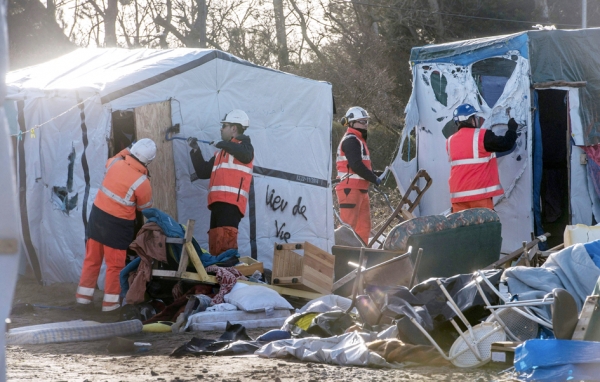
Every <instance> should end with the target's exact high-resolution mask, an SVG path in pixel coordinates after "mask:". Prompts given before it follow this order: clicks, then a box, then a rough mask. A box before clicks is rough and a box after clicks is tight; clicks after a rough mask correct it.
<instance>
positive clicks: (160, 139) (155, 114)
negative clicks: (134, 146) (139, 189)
mask: <svg viewBox="0 0 600 382" xmlns="http://www.w3.org/2000/svg"><path fill="white" fill-rule="evenodd" d="M171 125H172V122H171V102H170V101H165V102H158V103H153V104H148V105H144V106H140V107H137V108H135V130H136V136H137V139H138V140H140V139H142V138H150V139H152V140H153V141H154V142H155V143H156V158H155V159H154V160H153V161H152V163H150V165H149V166H148V170H149V171H150V184H151V185H152V198H153V199H154V206H153V207H155V208H158V209H159V210H161V211H163V212H166V213H168V214H169V215H171V216H172V217H173V218H174V219H177V200H176V198H175V195H176V192H175V161H174V159H173V143H172V142H171V141H167V140H165V132H166V130H167V128H169V127H170V126H171Z"/></svg>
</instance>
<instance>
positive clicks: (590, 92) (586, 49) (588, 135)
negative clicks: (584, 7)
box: [527, 28, 600, 146]
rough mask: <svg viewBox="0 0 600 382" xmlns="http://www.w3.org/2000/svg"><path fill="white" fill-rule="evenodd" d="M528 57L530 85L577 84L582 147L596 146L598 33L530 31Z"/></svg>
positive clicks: (599, 128) (599, 122)
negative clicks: (583, 145) (580, 82)
mask: <svg viewBox="0 0 600 382" xmlns="http://www.w3.org/2000/svg"><path fill="white" fill-rule="evenodd" d="M527 35H528V37H529V55H530V59H531V80H532V82H533V83H543V82H549V81H567V82H579V81H585V82H586V85H585V86H584V87H581V88H578V93H579V103H580V105H581V107H580V108H579V115H580V116H581V123H582V126H583V141H584V142H583V144H585V145H586V146H591V145H595V144H598V143H600V104H598V101H597V100H598V98H600V81H599V80H600V65H599V64H600V49H598V43H597V42H598V40H600V29H599V28H591V29H582V30H554V31H530V32H527Z"/></svg>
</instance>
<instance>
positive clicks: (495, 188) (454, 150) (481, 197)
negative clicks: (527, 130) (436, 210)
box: [446, 104, 518, 212]
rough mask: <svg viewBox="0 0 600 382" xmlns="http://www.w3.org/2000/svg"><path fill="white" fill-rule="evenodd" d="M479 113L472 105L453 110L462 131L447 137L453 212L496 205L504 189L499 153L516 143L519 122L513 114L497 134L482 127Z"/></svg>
mask: <svg viewBox="0 0 600 382" xmlns="http://www.w3.org/2000/svg"><path fill="white" fill-rule="evenodd" d="M477 113H478V111H477V110H476V109H475V108H474V107H473V106H472V105H469V104H463V105H460V106H458V107H457V108H456V109H455V110H454V114H453V118H454V123H456V125H457V126H458V131H457V132H456V133H454V134H453V135H452V136H451V137H450V138H448V140H447V141H446V151H447V152H448V161H449V162H450V179H449V181H448V183H449V186H450V201H451V202H452V212H459V211H462V210H466V209H469V208H479V207H483V208H489V209H493V208H494V203H493V200H492V198H493V197H494V196H498V195H502V194H503V193H504V191H503V190H502V186H501V185H500V177H499V175H498V163H497V160H496V154H495V153H496V152H503V151H508V150H510V149H511V148H512V147H513V146H514V144H515V141H516V140H517V127H518V124H517V122H515V120H514V119H513V118H511V119H510V120H509V121H508V131H507V132H506V133H505V135H504V136H497V135H496V134H494V133H493V132H492V131H491V130H488V129H482V128H480V124H481V120H480V118H479V117H478V116H477Z"/></svg>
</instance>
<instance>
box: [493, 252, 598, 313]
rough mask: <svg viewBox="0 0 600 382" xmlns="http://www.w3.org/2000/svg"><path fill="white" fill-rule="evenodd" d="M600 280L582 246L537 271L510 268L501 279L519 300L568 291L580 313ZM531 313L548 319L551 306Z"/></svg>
mask: <svg viewBox="0 0 600 382" xmlns="http://www.w3.org/2000/svg"><path fill="white" fill-rule="evenodd" d="M598 277H600V268H598V267H597V266H596V265H595V264H594V262H593V261H592V259H591V258H590V255H589V254H588V252H587V251H586V249H585V245H583V244H575V245H573V246H570V247H567V248H565V249H563V250H561V251H559V252H556V253H553V254H551V255H550V256H549V257H548V260H546V262H545V263H544V265H542V266H541V267H539V268H530V267H521V266H519V267H512V268H508V269H507V270H506V271H504V274H503V275H502V278H503V279H504V280H506V282H507V284H508V291H509V292H510V294H511V295H513V296H514V295H518V300H519V301H524V300H533V299H541V298H544V296H546V295H547V294H550V293H552V290H554V289H555V288H562V289H565V290H567V292H569V293H570V294H571V295H572V296H573V298H574V299H575V302H576V303H577V310H578V311H581V308H582V306H583V302H584V301H585V299H586V297H587V296H588V295H590V294H591V293H592V291H593V290H594V286H595V285H596V280H598ZM530 309H532V310H533V311H535V312H536V313H537V314H539V315H540V316H542V317H545V318H547V319H550V317H551V314H550V306H548V305H546V306H534V307H531V308H530Z"/></svg>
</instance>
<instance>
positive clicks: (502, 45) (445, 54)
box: [410, 32, 528, 66]
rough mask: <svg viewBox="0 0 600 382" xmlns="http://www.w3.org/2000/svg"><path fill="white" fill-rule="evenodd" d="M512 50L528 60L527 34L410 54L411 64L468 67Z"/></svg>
mask: <svg viewBox="0 0 600 382" xmlns="http://www.w3.org/2000/svg"><path fill="white" fill-rule="evenodd" d="M511 50H516V51H518V52H519V54H520V55H521V56H522V57H524V58H528V49H527V33H526V32H520V33H516V34H509V35H504V36H493V37H483V38H478V39H472V40H464V41H457V42H450V43H446V44H437V45H427V46H423V47H417V48H413V49H412V50H411V52H410V62H411V63H412V64H424V63H429V62H444V63H452V64H456V65H463V66H468V65H471V64H473V63H474V62H476V61H480V60H483V59H484V58H488V57H496V56H502V55H504V54H505V53H506V52H508V51H511Z"/></svg>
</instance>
